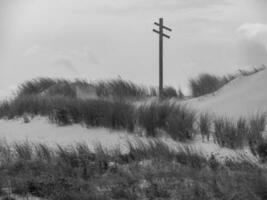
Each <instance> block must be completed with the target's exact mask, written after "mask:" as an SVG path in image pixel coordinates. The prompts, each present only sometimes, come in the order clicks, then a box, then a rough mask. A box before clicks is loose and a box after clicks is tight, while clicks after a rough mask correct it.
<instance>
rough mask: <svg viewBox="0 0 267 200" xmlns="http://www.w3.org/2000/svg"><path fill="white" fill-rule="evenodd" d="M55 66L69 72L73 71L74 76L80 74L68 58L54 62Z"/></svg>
mask: <svg viewBox="0 0 267 200" xmlns="http://www.w3.org/2000/svg"><path fill="white" fill-rule="evenodd" d="M54 65H55V66H57V67H63V68H65V69H67V70H68V71H71V72H72V73H73V74H78V70H77V69H76V68H75V67H74V65H73V63H72V61H71V60H69V59H68V58H59V59H58V60H56V61H55V62H54Z"/></svg>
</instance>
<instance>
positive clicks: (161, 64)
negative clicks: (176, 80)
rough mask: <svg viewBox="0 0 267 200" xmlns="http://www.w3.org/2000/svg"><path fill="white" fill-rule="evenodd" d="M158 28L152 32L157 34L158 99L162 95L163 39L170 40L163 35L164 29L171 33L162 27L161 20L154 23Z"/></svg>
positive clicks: (168, 29)
mask: <svg viewBox="0 0 267 200" xmlns="http://www.w3.org/2000/svg"><path fill="white" fill-rule="evenodd" d="M154 24H155V25H156V26H158V27H159V31H158V30H155V29H153V31H154V32H155V33H157V34H159V97H162V94H163V37H166V38H168V39H169V38H170V36H168V35H166V34H164V29H165V30H167V31H172V30H171V29H170V28H168V27H166V26H164V24H163V18H160V19H159V23H158V22H155V23H154Z"/></svg>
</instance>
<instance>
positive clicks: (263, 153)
mask: <svg viewBox="0 0 267 200" xmlns="http://www.w3.org/2000/svg"><path fill="white" fill-rule="evenodd" d="M257 154H258V155H259V156H260V158H261V160H262V162H265V161H266V160H267V142H266V141H263V142H262V143H261V144H259V145H258V146H257Z"/></svg>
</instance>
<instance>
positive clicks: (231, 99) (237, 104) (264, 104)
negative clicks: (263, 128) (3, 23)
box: [186, 70, 267, 118]
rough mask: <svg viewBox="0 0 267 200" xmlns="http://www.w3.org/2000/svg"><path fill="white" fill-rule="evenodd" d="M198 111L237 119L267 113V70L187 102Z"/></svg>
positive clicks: (234, 81)
mask: <svg viewBox="0 0 267 200" xmlns="http://www.w3.org/2000/svg"><path fill="white" fill-rule="evenodd" d="M186 104H188V106H192V107H193V108H195V109H197V110H198V111H202V112H210V113H214V114H216V115H225V116H228V117H233V118H237V117H240V116H245V117H249V116H251V115H253V114H256V113H264V112H266V111H267V70H263V71H260V72H258V73H256V74H253V75H250V76H241V77H238V78H237V79H235V80H233V81H232V82H230V83H228V84H227V85H225V86H224V87H223V88H221V89H220V90H218V91H217V92H215V93H213V94H209V95H206V96H202V97H199V98H195V99H191V100H188V101H186Z"/></svg>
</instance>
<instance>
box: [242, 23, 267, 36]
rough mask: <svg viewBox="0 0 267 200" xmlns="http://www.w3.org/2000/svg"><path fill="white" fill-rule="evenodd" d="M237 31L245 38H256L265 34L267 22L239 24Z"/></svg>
mask: <svg viewBox="0 0 267 200" xmlns="http://www.w3.org/2000/svg"><path fill="white" fill-rule="evenodd" d="M237 31H238V32H240V33H241V34H243V35H244V36H245V37H247V38H256V37H259V36H262V35H265V36H266V35H267V24H262V23H245V24H243V25H241V26H240V27H239V28H238V29H237Z"/></svg>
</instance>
